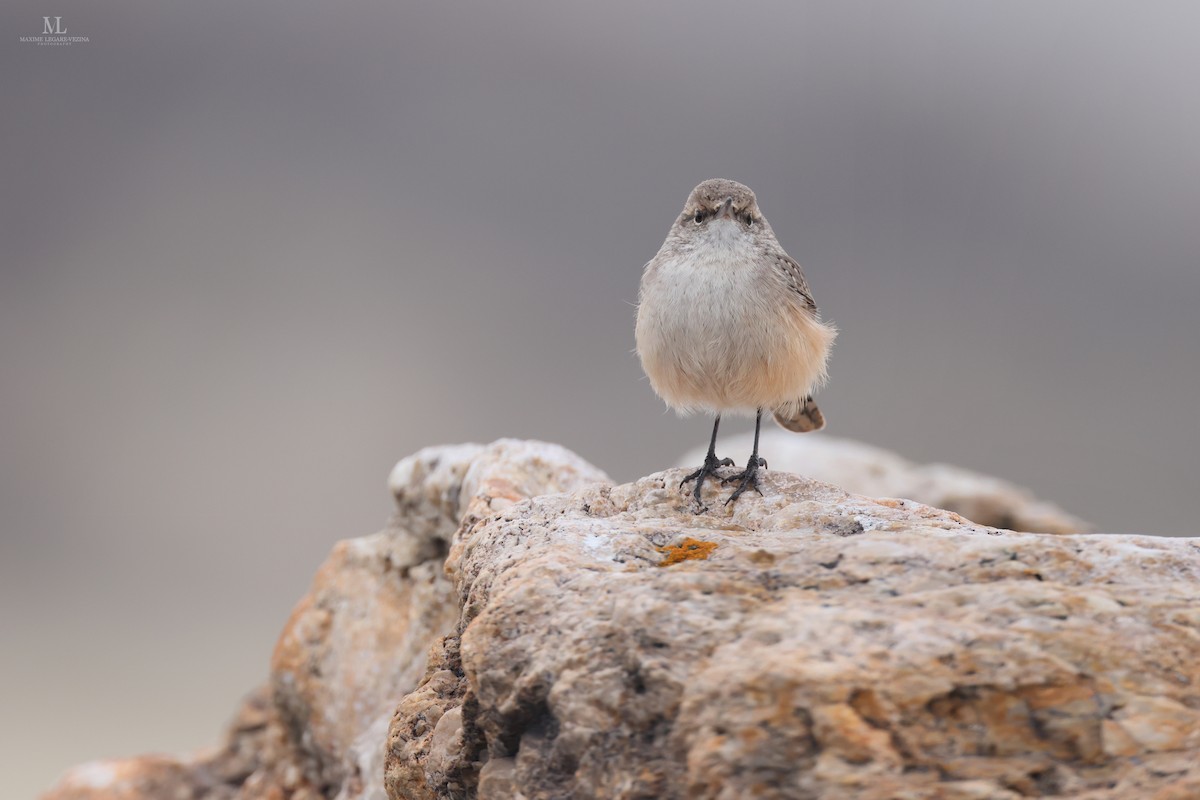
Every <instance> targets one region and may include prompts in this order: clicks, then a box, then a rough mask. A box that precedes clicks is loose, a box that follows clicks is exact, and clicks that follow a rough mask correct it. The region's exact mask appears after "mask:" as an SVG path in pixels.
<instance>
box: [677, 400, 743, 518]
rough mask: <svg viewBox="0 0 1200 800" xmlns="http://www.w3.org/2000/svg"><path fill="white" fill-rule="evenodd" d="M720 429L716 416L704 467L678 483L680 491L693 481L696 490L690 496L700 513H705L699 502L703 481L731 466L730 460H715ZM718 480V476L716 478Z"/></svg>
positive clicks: (719, 418)
mask: <svg viewBox="0 0 1200 800" xmlns="http://www.w3.org/2000/svg"><path fill="white" fill-rule="evenodd" d="M719 427H721V415H720V414H717V418H716V420H714V421H713V432H712V439H710V440H709V442H708V455H706V456H705V457H704V466H703V467H701V468H700V469H698V470H696V471H695V472H693V473H692V474H691V475H688V476H687V477H686V478H684V479H683V480H682V481H680V482H679V488H680V489H682V488H683V487H684V485H685V484H687V482H688V481H695V482H696V488H695V490H693V492H692V496H693V497H695V498H696V505H698V506H699V507H700V510H701V511H707V510H708V509H707V508H705V506H704V503H703V502H701V501H700V490H701V489H702V488H703V487H704V479H705V478H707V477H708V476H709V475H714V476H716V475H717V469H718V468H720V467H731V466H733V459H732V458H722V459H718V458H717V428H719ZM717 477H718V478H719V477H720V476H717Z"/></svg>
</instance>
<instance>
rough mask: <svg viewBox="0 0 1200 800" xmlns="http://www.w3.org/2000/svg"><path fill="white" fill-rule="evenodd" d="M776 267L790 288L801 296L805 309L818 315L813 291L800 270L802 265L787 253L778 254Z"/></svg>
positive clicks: (776, 255)
mask: <svg viewBox="0 0 1200 800" xmlns="http://www.w3.org/2000/svg"><path fill="white" fill-rule="evenodd" d="M775 265H776V266H777V267H778V268H779V269H780V270H781V271H782V272H783V275H784V278H786V279H787V284H788V288H789V289H791V290H792V291H793V292H795V293H796V294H798V295H800V297H801V299H802V300H803V301H804V307H805V308H807V309H808V310H809V311H811V312H813V313H814V314H815V313H817V304H816V302H815V301H814V300H813V296H812V290H811V289H809V288H808V281H806V280H805V279H804V270H802V269H800V265H799V264H797V263H796V262H795V261H794V260H793V259H792V257H791V256H789V255H788V254H787V253H776V254H775Z"/></svg>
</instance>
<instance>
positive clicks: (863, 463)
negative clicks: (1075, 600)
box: [679, 429, 1094, 533]
mask: <svg viewBox="0 0 1200 800" xmlns="http://www.w3.org/2000/svg"><path fill="white" fill-rule="evenodd" d="M753 441H754V437H753V436H752V435H751V434H745V435H742V436H731V437H728V439H725V440H722V442H721V448H720V450H721V455H727V454H730V453H733V454H736V456H735V458H734V460H735V461H738V462H739V463H741V462H744V461H745V459H746V458H747V457H749V455H750V448H751V446H752V444H753ZM705 449H706V448H703V447H702V448H699V449H696V450H693V451H691V452H689V453H688V454H687V455H686V456H684V458H683V460H682V461H680V463H679V466H681V467H687V466H691V467H693V468H694V467H696V466H698V465H700V464H701V463H703V462H704V452H705ZM760 452H761V453H762V454H763V455H764V456H766V458H767V460H768V461H769V462H770V464H771V468H772V469H775V470H778V471H780V472H795V473H797V474H799V475H807V476H808V477H810V478H814V479H816V480H819V481H825V482H826V483H832V484H833V485H834V486H840V487H842V488H843V489H845V490H846V491H848V492H853V493H855V494H865V495H867V496H868V497H903V498H905V499H907V500H916V501H917V502H918V503H924V504H926V505H930V506H934V507H936V508H944V509H947V510H948V511H954V512H956V513H958V514H961V515H962V516H964V517H966V518H967V519H969V520H971V521H973V522H977V523H979V524H980V525H988V526H991V527H993V528H1006V529H1009V530H1014V531H1028V532H1031V533H1090V532H1091V531H1093V530H1094V528H1093V527H1092V526H1091V525H1089V524H1088V523H1086V522H1084V521H1083V520H1081V519H1079V518H1078V517H1074V516H1072V515H1070V514H1068V513H1066V512H1065V511H1063V510H1062V509H1061V508H1059V507H1058V506H1055V505H1054V504H1052V503H1047V502H1045V501H1042V500H1038V499H1037V498H1036V497H1034V496H1033V492H1031V491H1029V490H1028V489H1025V488H1022V487H1020V486H1016V485H1014V484H1012V483H1009V482H1008V481H1003V480H1000V479H999V478H993V477H992V476H990V475H983V474H980V473H978V472H972V471H971V470H969V469H963V468H962V467H955V466H952V465H950V464H917V463H915V462H913V461H909V460H908V459H906V458H903V457H901V456H899V455H897V454H895V453H893V452H891V451H890V450H884V449H883V448H880V447H872V446H871V445H869V444H863V443H862V442H856V441H854V440H852V439H839V438H837V437H836V436H829V435H827V434H824V433H818V434H809V435H806V436H797V435H796V434H794V433H787V432H785V431H780V430H773V429H767V430H764V431H763V432H762V440H761V449H760Z"/></svg>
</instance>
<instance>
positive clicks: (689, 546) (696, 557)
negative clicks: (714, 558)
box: [658, 536, 717, 567]
mask: <svg viewBox="0 0 1200 800" xmlns="http://www.w3.org/2000/svg"><path fill="white" fill-rule="evenodd" d="M716 549H717V543H716V542H702V541H700V540H699V539H693V538H692V537H690V536H689V537H688V538H686V539H684V540H683V541H682V542H680V543H679V544H671V545H667V546H666V547H660V548H658V552H660V553H663V554H664V555H666V558H664V559H663V560H662V561H660V562H658V565H659V566H660V567H669V566H671V565H672V564H678V563H680V562H682V561H704V560H706V559H707V558H708V557H709V556H711V555H712V552H713V550H716Z"/></svg>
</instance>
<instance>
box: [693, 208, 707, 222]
mask: <svg viewBox="0 0 1200 800" xmlns="http://www.w3.org/2000/svg"><path fill="white" fill-rule="evenodd" d="M705 216H707V215H706V214H705V213H704V212H703V211H697V212H696V216H695V217H693V218H692V219H694V220H696V224H697V225H699V224H700V223H701V222H704V217H705Z"/></svg>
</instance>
